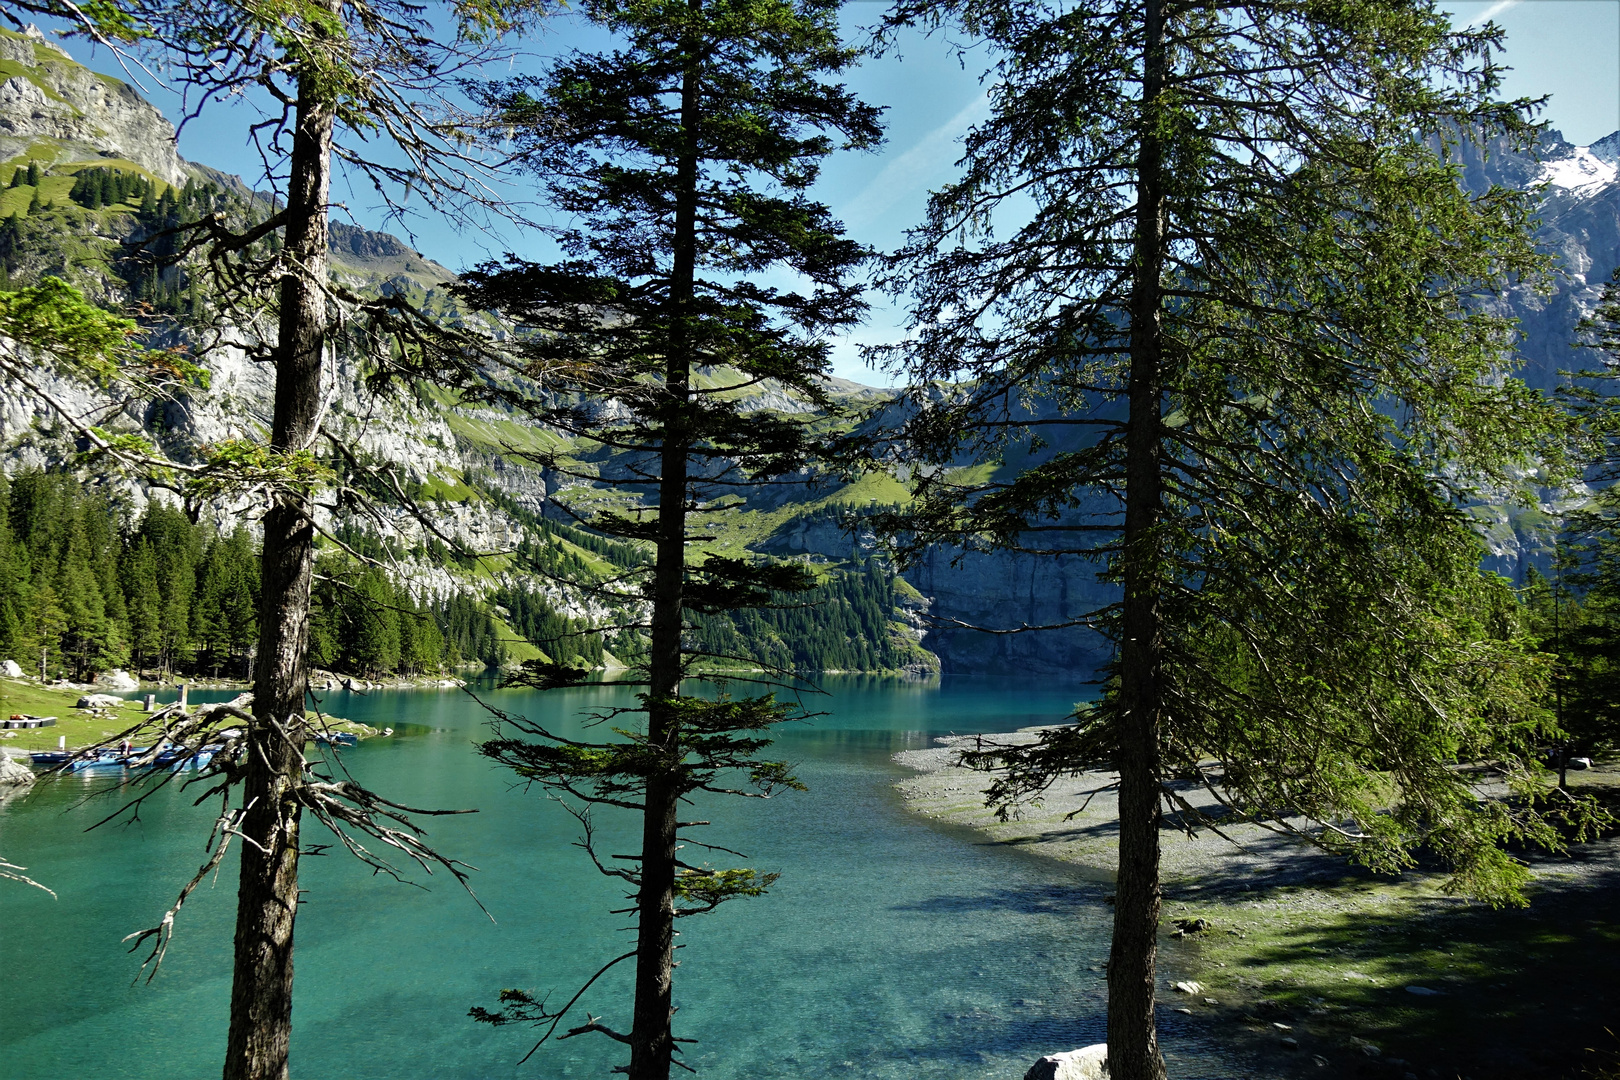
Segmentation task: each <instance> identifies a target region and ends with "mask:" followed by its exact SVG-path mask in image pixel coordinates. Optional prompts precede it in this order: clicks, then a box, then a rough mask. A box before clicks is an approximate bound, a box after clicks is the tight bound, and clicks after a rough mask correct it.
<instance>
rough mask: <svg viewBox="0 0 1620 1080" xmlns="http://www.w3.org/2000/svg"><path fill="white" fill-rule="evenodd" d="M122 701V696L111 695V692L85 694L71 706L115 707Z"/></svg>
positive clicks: (83, 707) (91, 707)
mask: <svg viewBox="0 0 1620 1080" xmlns="http://www.w3.org/2000/svg"><path fill="white" fill-rule="evenodd" d="M123 703H124V699H123V698H119V697H113V696H112V695H111V694H86V695H84V696H83V697H82V698H80V699H79V700H78V702H77V703H76V704H75V705H74V706H73V707H74V708H75V709H116V708H118V706H120V705H122V704H123Z"/></svg>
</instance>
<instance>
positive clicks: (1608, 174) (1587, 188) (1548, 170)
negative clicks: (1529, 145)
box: [1536, 133, 1620, 196]
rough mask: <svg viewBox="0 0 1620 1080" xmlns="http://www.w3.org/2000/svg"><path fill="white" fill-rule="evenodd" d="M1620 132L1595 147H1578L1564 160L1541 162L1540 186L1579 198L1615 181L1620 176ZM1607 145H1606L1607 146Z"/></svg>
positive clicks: (1538, 177)
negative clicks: (1557, 189) (1563, 191)
mask: <svg viewBox="0 0 1620 1080" xmlns="http://www.w3.org/2000/svg"><path fill="white" fill-rule="evenodd" d="M1617 137H1620V133H1617V134H1616V135H1610V136H1609V137H1608V138H1606V139H1603V140H1601V141H1600V142H1598V143H1596V144H1594V145H1592V146H1575V147H1571V148H1570V153H1568V154H1567V155H1565V156H1563V157H1556V158H1550V159H1548V160H1546V161H1543V162H1542V163H1541V172H1540V174H1539V175H1538V176H1537V177H1536V181H1537V182H1538V183H1544V184H1546V185H1548V186H1549V187H1554V188H1561V189H1563V190H1565V191H1570V192H1574V193H1575V194H1576V195H1583V196H1584V195H1591V194H1594V193H1596V192H1597V191H1599V190H1600V189H1602V188H1603V187H1605V186H1607V185H1609V184H1611V183H1613V182H1614V180H1615V177H1616V176H1617V175H1620V167H1617V166H1620V141H1616V140H1617ZM1605 144H1607V145H1605Z"/></svg>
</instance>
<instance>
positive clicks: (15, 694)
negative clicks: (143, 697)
mask: <svg viewBox="0 0 1620 1080" xmlns="http://www.w3.org/2000/svg"><path fill="white" fill-rule="evenodd" d="M102 692H104V691H92V690H58V689H56V688H55V687H50V686H40V685H39V684H38V683H30V682H26V681H22V680H18V679H0V714H3V715H5V716H10V715H11V714H12V713H28V714H30V715H32V716H54V717H56V726H55V727H48V728H25V729H22V730H11V731H3V732H0V745H4V746H13V747H17V748H20V749H23V750H54V749H56V742H57V740H58V739H59V738H61V737H62V736H66V737H67V744H68V749H70V750H76V749H79V748H80V747H84V746H89V745H90V744H91V743H94V742H96V741H98V740H100V739H104V738H106V737H107V736H109V735H116V734H118V732H120V731H122V730H123V729H124V728H127V727H129V726H130V725H131V724H133V723H134V722H135V720H136V718H137V714H139V713H140V712H141V703H140V702H138V701H130V700H126V701H125V702H124V704H123V705H122V706H120V707H119V710H118V712H119V715H118V719H116V720H115V719H113V718H112V717H102V716H91V715H89V714H88V713H86V712H84V710H82V709H75V708H74V707H73V703H74V702H76V701H78V700H79V698H80V697H82V696H83V695H85V694H89V693H102Z"/></svg>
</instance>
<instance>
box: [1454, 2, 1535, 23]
mask: <svg viewBox="0 0 1620 1080" xmlns="http://www.w3.org/2000/svg"><path fill="white" fill-rule="evenodd" d="M1522 3H1524V0H1496V3H1494V4H1492V5H1491V6H1490V7H1488V8H1486V9H1485V10H1484V11H1482V12H1480V13H1479V14H1478V15H1475V16H1474V17H1473V18H1472V19H1469V20H1468V21H1467V22H1465V23H1463V26H1464V27H1465V28H1466V27H1470V26H1478V25H1480V24H1481V23H1488V22H1490V21H1491V20H1492V19H1494V18H1496V17H1497V16H1498V15H1500V14H1502V13H1503V12H1504V11H1509V10H1511V9H1513V8H1516V7H1518V6H1519V5H1520V4H1522Z"/></svg>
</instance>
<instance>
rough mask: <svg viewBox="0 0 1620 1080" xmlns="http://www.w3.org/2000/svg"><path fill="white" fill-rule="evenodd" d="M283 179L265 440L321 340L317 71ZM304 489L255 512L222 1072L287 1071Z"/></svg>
mask: <svg viewBox="0 0 1620 1080" xmlns="http://www.w3.org/2000/svg"><path fill="white" fill-rule="evenodd" d="M296 116H297V128H296V130H295V132H294V136H293V152H292V162H291V175H290V177H289V179H288V184H287V230H286V231H287V243H286V251H287V254H288V255H289V257H290V258H291V259H292V262H293V266H294V268H295V269H294V270H293V271H292V272H290V273H288V274H287V275H286V276H285V277H283V278H282V279H281V312H280V319H281V322H280V338H279V340H278V342H277V345H276V352H275V364H276V399H275V414H274V417H273V421H272V427H271V436H270V443H271V446H272V447H273V448H274V449H276V450H278V451H294V450H300V449H304V448H307V447H309V446H310V445H311V443H312V441H313V438H314V435H315V425H316V419H317V414H318V410H319V406H320V400H321V358H322V354H323V353H324V351H325V346H326V296H325V291H324V290H325V285H326V277H327V210H326V207H327V201H328V196H329V193H330V190H331V162H332V124H333V113H332V110H331V108H330V107H329V106H327V105H326V104H325V103H324V102H323V101H322V100H321V99H320V98H319V97H317V95H316V86H315V80H314V79H313V78H311V77H310V76H308V75H306V76H304V77H302V78H301V79H300V80H299V85H298V107H297V114H296ZM310 513H311V507H310V504H309V499H308V497H307V496H306V495H304V494H301V493H298V492H293V491H284V492H282V493H281V494H279V495H278V496H277V497H276V500H275V504H274V505H273V506H272V507H271V509H270V510H269V511H268V512H267V513H266V514H265V517H264V549H263V556H262V561H261V590H262V592H261V599H260V607H259V648H258V663H257V667H256V670H255V672H254V685H253V693H254V697H253V723H252V724H250V725H249V727H248V736H247V760H246V763H245V776H244V779H243V784H242V799H243V804H244V805H245V806H247V807H248V810H247V815H246V817H245V818H244V820H243V823H242V833H243V843H242V845H241V848H242V868H241V883H240V886H239V888H238V891H237V906H236V960H235V970H234V972H233V980H232V984H231V1025H230V1035H229V1039H228V1044H227V1050H226V1056H225V1072H224V1076H225V1080H286V1076H287V1043H288V1038H289V1036H290V1035H291V1033H292V984H293V963H292V961H293V955H292V954H293V921H294V918H295V916H296V915H297V911H298V825H299V807H298V802H297V799H296V790H297V785H298V784H299V783H300V782H301V769H302V762H303V740H304V693H305V684H306V671H307V662H308V652H309V590H310V572H311V567H312V564H313V560H314V553H315V532H314V528H313V527H312V525H311V524H310V521H309V514H310Z"/></svg>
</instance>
